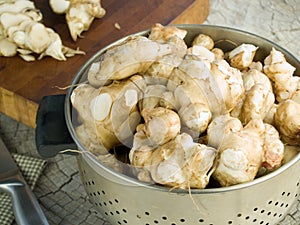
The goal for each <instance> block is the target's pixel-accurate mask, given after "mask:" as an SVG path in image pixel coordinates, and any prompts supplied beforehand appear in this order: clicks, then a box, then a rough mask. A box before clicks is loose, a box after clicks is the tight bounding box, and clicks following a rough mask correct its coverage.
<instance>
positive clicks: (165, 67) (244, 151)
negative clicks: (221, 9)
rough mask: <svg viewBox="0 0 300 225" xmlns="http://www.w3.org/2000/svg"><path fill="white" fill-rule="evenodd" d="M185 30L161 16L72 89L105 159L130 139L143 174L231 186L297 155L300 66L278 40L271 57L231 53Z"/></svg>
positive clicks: (87, 137)
mask: <svg viewBox="0 0 300 225" xmlns="http://www.w3.org/2000/svg"><path fill="white" fill-rule="evenodd" d="M185 35H186V32H185V31H183V30H180V29H178V28H175V27H172V26H170V27H163V26H162V25H160V24H155V25H154V26H153V27H152V28H151V31H150V35H149V37H144V36H132V37H130V38H128V39H126V40H125V41H124V42H123V43H120V44H119V45H116V46H113V47H111V48H109V49H108V50H107V51H106V52H105V53H104V54H103V58H101V60H100V61H99V62H95V63H93V64H92V65H91V68H90V70H89V71H88V81H89V84H83V85H80V86H79V87H77V88H75V89H74V91H73V94H72V96H71V97H72V98H71V101H72V104H73V105H74V108H76V109H77V111H78V114H79V122H81V123H82V124H81V125H80V126H79V127H78V128H77V134H78V136H79V139H80V140H81V141H82V142H83V143H84V145H85V146H87V148H88V149H91V151H92V152H93V151H94V152H97V153H96V154H97V155H100V156H101V157H102V155H103V156H104V158H105V157H106V156H107V151H108V150H111V149H112V148H114V147H115V146H117V145H126V146H127V147H130V149H131V150H130V153H129V160H130V163H131V165H132V167H131V166H130V172H132V173H133V175H134V176H136V177H137V178H138V179H139V180H141V181H144V182H151V183H158V184H161V185H166V186H170V187H174V188H184V189H186V188H205V187H206V186H207V184H208V182H209V179H210V176H211V175H212V176H213V178H214V179H215V180H216V181H217V182H219V184H220V185H221V186H231V185H235V184H240V183H244V182H249V181H252V180H253V179H255V178H256V177H257V176H260V175H265V174H266V173H269V172H271V171H274V170H276V169H277V168H278V167H280V166H281V165H282V164H283V163H285V162H286V161H287V160H290V157H289V156H287V155H289V154H288V153H291V154H290V155H294V154H295V149H294V148H293V147H291V148H292V150H291V151H290V150H284V148H285V146H284V144H288V146H292V145H299V137H298V136H299V133H300V131H299V129H300V120H299V121H297V120H298V117H297V116H295V112H298V111H300V104H299V103H298V102H297V101H296V100H297V99H298V98H299V93H300V91H299V90H300V88H299V87H300V81H299V82H298V80H299V79H298V78H295V79H294V77H293V74H292V73H293V71H294V68H293V67H291V66H290V65H289V64H287V63H286V61H285V59H284V57H282V55H281V54H280V53H278V52H276V50H274V49H273V50H272V51H271V53H270V55H269V56H268V57H267V58H266V59H265V61H264V65H263V64H262V63H261V62H254V61H253V58H254V56H255V52H256V50H257V47H256V46H254V45H250V44H243V45H241V46H238V47H237V48H236V49H234V50H232V51H231V52H229V53H225V54H224V52H223V51H222V50H221V49H218V48H214V43H213V41H212V39H211V38H210V37H209V36H206V35H203V34H201V35H198V36H196V38H195V39H194V42H193V44H192V46H191V47H189V48H187V46H186V44H185V43H184V39H183V38H184V37H185ZM0 45H1V42H0ZM224 55H225V56H226V57H224ZM227 56H228V57H227ZM226 60H228V61H229V62H228V61H226ZM233 66H234V67H233ZM235 67H237V68H235ZM285 82H287V84H289V82H295V84H293V85H294V86H295V87H296V88H294V87H293V90H287V87H288V86H287V85H286V84H285ZM284 85H286V86H284ZM273 90H274V92H275V93H273ZM88 93H89V94H88ZM286 93H288V95H287V94H286ZM275 94H276V100H277V101H275ZM84 95H87V96H85V97H83V96H84ZM278 96H279V97H278ZM287 96H288V97H287ZM283 97H287V99H285V98H283ZM278 99H279V100H280V101H279V100H278ZM299 99H300V98H299ZM294 100H295V101H294ZM291 148H286V149H291ZM100 160H101V159H100ZM104 160H105V159H104ZM108 161H109V163H110V164H112V165H115V162H116V159H115V158H112V157H110V158H109V157H108ZM115 166H118V163H117V164H116V165H115Z"/></svg>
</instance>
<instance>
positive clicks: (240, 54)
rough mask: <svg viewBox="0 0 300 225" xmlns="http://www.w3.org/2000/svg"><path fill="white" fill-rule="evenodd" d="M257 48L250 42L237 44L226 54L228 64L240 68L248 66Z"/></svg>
mask: <svg viewBox="0 0 300 225" xmlns="http://www.w3.org/2000/svg"><path fill="white" fill-rule="evenodd" d="M257 49H258V47H256V46H254V45H252V44H241V45H239V46H238V47H236V48H235V49H233V50H232V51H230V52H229V54H228V58H229V61H230V65H231V66H233V67H235V68H237V69H240V70H242V69H245V68H248V67H249V66H250V65H251V63H252V61H253V58H254V55H255V52H256V50H257Z"/></svg>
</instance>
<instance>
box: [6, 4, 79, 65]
mask: <svg viewBox="0 0 300 225" xmlns="http://www.w3.org/2000/svg"><path fill="white" fill-rule="evenodd" d="M41 21H42V14H41V12H40V11H39V10H37V9H36V8H35V6H34V4H33V3H32V2H31V1H27V0H22V1H8V2H5V3H2V4H1V5H0V39H1V43H0V55H2V56H6V57H11V56H15V55H17V54H18V55H19V56H20V57H21V58H23V59H24V60H26V61H34V60H35V59H36V58H35V56H34V55H33V54H34V53H35V54H39V57H38V59H41V58H43V57H44V56H51V57H53V58H54V59H57V60H60V61H64V60H66V57H71V56H74V55H75V54H84V52H82V51H79V50H73V49H70V48H67V47H65V46H63V44H62V41H61V39H60V37H59V35H58V34H57V33H55V32H54V31H53V30H52V29H50V28H48V27H45V26H44V25H43V24H42V23H41Z"/></svg>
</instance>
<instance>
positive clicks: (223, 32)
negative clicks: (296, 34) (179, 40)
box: [65, 25, 300, 225]
mask: <svg viewBox="0 0 300 225" xmlns="http://www.w3.org/2000/svg"><path fill="white" fill-rule="evenodd" d="M178 27H180V28H182V29H186V30H187V31H188V35H187V37H186V39H185V40H186V43H188V44H189V43H191V41H192V40H193V38H194V37H195V35H197V34H199V33H204V34H208V35H210V36H211V37H212V38H213V39H214V40H215V45H216V47H219V48H222V49H223V50H224V51H229V50H231V49H232V48H234V47H235V46H237V45H239V44H241V43H252V44H254V45H256V46H259V49H258V51H257V53H256V58H255V60H262V59H264V58H265V57H266V56H267V55H268V54H269V52H270V50H271V48H272V47H275V48H276V49H277V50H280V51H281V52H283V53H284V54H285V56H286V59H287V60H288V62H289V63H291V64H292V65H293V66H295V67H296V68H297V70H296V74H297V73H298V74H299V71H300V63H299V61H298V60H297V59H296V58H295V57H293V56H292V55H291V54H290V53H289V52H288V51H286V50H285V49H283V48H282V47H280V46H278V45H277V44H275V43H273V42H271V41H269V40H267V39H264V38H261V37H258V36H256V35H253V34H250V33H247V32H244V31H239V30H235V29H232V28H226V27H218V26H209V25H178ZM147 33H148V31H143V32H140V33H137V34H134V35H147ZM122 41H124V39H121V40H119V41H117V42H115V43H113V44H111V45H110V46H107V47H106V48H104V49H102V50H100V51H99V52H98V53H97V54H95V55H94V56H93V57H92V58H91V59H90V60H89V61H88V62H87V63H86V64H85V65H84V66H83V67H82V68H81V69H80V71H79V72H78V74H77V75H76V76H75V78H74V80H73V82H72V84H73V85H75V84H78V83H80V82H82V81H85V80H86V77H87V71H88V69H89V67H90V65H91V64H92V63H93V62H95V61H97V60H99V58H100V57H101V55H102V54H103V53H104V52H105V51H106V50H107V49H108V48H110V47H111V46H113V45H116V44H118V43H120V42H122ZM72 90H73V89H72V88H71V89H70V90H69V91H68V93H67V96H66V102H65V114H66V123H67V126H68V129H69V131H70V133H71V136H72V138H73V139H74V140H75V142H76V144H77V146H78V148H79V150H81V151H82V154H79V155H78V156H77V159H78V165H79V170H80V174H81V178H82V181H83V184H84V187H85V190H86V192H87V193H88V195H89V198H90V200H91V202H92V203H93V204H94V206H95V207H96V208H97V209H98V211H99V212H100V213H102V214H103V216H104V217H105V218H106V219H107V220H108V221H110V222H111V223H112V224H128V225H135V224H136V225H150V224H168V225H183V224H187V225H195V224H199V225H226V224H235V225H246V224H261V225H262V224H263V225H271V224H276V223H278V222H279V221H280V220H282V219H283V218H284V216H285V215H286V214H287V212H288V211H289V209H290V207H291V206H292V205H293V203H294V202H295V201H296V199H297V198H298V195H299V186H300V172H299V171H300V154H298V155H296V156H295V157H294V158H293V159H292V160H291V161H289V162H288V163H286V164H285V165H283V166H282V167H280V168H279V169H278V170H276V171H274V172H272V173H270V174H268V175H265V176H263V177H260V178H257V179H255V180H254V181H252V182H248V183H244V184H239V185H234V186H231V187H222V188H208V189H204V190H190V191H189V190H178V189H172V190H171V189H170V188H167V187H162V186H159V185H155V184H151V185H150V184H146V183H143V182H140V181H138V180H136V179H134V178H131V177H129V176H127V175H125V174H120V173H118V172H116V171H114V170H112V169H111V168H109V167H107V166H105V165H104V164H102V163H101V162H100V161H99V160H97V158H96V157H94V156H93V155H91V154H89V153H87V152H86V151H87V150H86V149H85V148H84V146H83V145H82V144H81V143H80V141H79V140H78V137H77V136H76V133H75V131H74V126H75V125H74V123H73V122H74V121H73V116H74V115H73V114H74V111H73V110H72V106H71V104H70V101H69V99H70V95H71V93H72ZM299 113H300V112H299Z"/></svg>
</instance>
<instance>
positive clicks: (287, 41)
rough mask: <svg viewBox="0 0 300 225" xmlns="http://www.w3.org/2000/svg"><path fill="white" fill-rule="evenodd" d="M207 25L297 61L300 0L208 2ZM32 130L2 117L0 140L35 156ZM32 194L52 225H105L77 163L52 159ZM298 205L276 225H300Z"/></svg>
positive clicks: (62, 157)
mask: <svg viewBox="0 0 300 225" xmlns="http://www.w3.org/2000/svg"><path fill="white" fill-rule="evenodd" d="M205 23H207V24H215V25H222V26H228V27H234V28H238V29H242V30H245V31H248V32H251V33H255V34H257V35H260V36H263V37H265V38H267V39H269V40H272V41H274V42H276V43H277V44H279V45H281V46H283V47H285V48H286V49H288V50H289V51H290V52H291V53H293V54H294V55H295V56H296V57H298V58H300V45H299V44H298V41H299V37H300V1H299V0H253V1H244V0H226V1H225V0H211V10H210V14H209V17H208V18H207V20H206V22H205ZM34 135H35V133H34V130H33V129H31V128H28V127H26V126H25V125H22V124H20V123H17V122H15V121H13V120H12V119H10V118H7V117H6V116H4V115H2V114H0V136H1V137H2V138H3V141H4V142H5V143H6V145H7V146H8V148H9V149H10V150H11V151H13V152H18V153H21V154H28V155H31V156H37V152H36V148H35V137H34ZM34 193H35V194H36V196H37V197H38V199H39V202H40V204H41V206H42V208H43V209H44V211H45V214H46V216H47V218H48V219H49V223H50V225H109V223H107V222H105V221H104V220H103V219H102V218H101V216H100V215H99V214H98V213H97V212H96V211H95V209H94V208H93V206H92V205H91V204H90V203H89V201H88V197H87V195H86V193H85V191H84V189H83V186H82V184H81V180H80V177H79V174H78V168H77V163H76V159H75V157H74V156H70V155H58V156H56V157H55V158H53V159H50V160H49V162H48V164H47V166H46V168H45V170H44V172H43V174H42V176H41V177H40V179H39V181H38V183H37V186H36V188H35V190H34ZM299 201H300V200H298V201H297V202H296V204H295V205H294V206H293V207H292V208H291V210H290V212H289V214H288V215H287V216H286V217H285V219H284V220H283V221H282V222H281V223H280V225H298V224H299V223H300V212H299V210H300V204H299Z"/></svg>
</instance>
